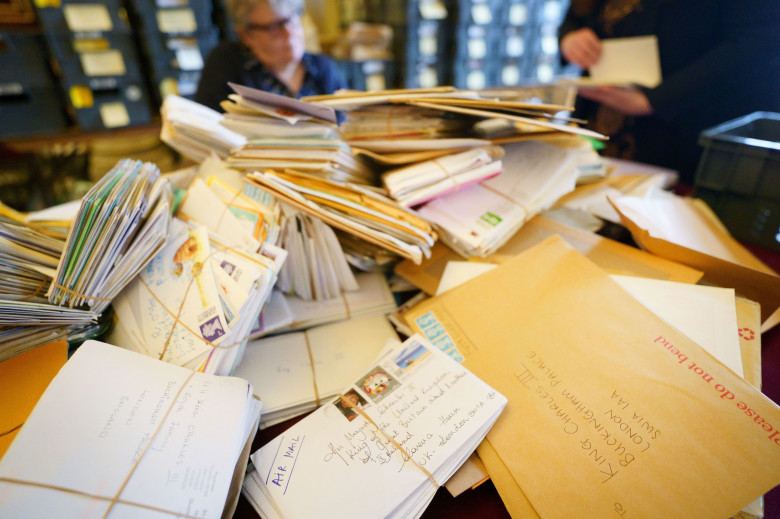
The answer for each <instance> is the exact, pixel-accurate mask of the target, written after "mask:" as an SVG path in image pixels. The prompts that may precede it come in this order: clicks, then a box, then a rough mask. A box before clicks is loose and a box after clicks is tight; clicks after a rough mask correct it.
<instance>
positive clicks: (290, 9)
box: [226, 0, 303, 27]
mask: <svg viewBox="0 0 780 519" xmlns="http://www.w3.org/2000/svg"><path fill="white" fill-rule="evenodd" d="M226 4H227V10H228V14H230V17H231V18H232V19H233V23H235V24H236V26H239V27H240V26H243V25H245V24H247V23H248V21H249V15H250V14H251V13H252V11H254V10H255V8H256V7H257V6H258V5H262V4H266V5H268V6H270V7H271V9H273V10H274V12H276V13H279V14H280V15H282V16H290V15H292V14H294V13H301V12H303V0H227V2H226Z"/></svg>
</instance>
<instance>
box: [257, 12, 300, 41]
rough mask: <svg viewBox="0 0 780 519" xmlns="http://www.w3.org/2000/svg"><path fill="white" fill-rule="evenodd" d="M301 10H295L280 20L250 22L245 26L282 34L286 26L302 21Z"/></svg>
mask: <svg viewBox="0 0 780 519" xmlns="http://www.w3.org/2000/svg"><path fill="white" fill-rule="evenodd" d="M301 14H302V13H301V11H300V10H298V11H295V12H294V13H293V14H292V15H290V16H288V17H287V18H282V19H280V20H276V21H275V22H270V23H263V24H258V23H248V24H246V25H245V26H244V28H245V29H246V30H247V31H259V32H264V33H266V34H271V35H275V34H281V33H282V30H283V29H284V28H285V27H288V26H290V25H291V24H297V23H299V22H300V21H301Z"/></svg>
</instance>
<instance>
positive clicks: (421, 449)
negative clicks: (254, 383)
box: [244, 335, 506, 518]
mask: <svg viewBox="0 0 780 519" xmlns="http://www.w3.org/2000/svg"><path fill="white" fill-rule="evenodd" d="M340 391H341V392H340V393H339V395H338V396H337V397H336V398H335V399H329V400H328V401H326V402H325V403H324V404H323V405H322V406H321V407H320V408H319V409H317V410H316V411H314V412H313V413H311V414H310V415H308V416H306V417H305V418H303V419H302V420H300V421H299V422H297V423H296V424H295V425H293V426H292V427H290V428H289V429H287V430H286V431H285V432H284V433H283V434H282V435H280V436H278V437H276V438H275V439H273V440H271V441H270V442H269V443H267V444H266V445H264V446H263V447H261V448H260V449H259V450H258V451H256V452H254V453H253V454H252V463H253V465H254V470H252V471H251V472H250V473H249V474H248V475H247V477H246V478H245V480H244V495H245V496H246V497H247V499H248V500H249V501H250V503H251V504H252V505H253V507H254V508H255V509H256V510H257V511H258V512H259V513H260V514H261V515H262V516H263V517H274V518H277V517H287V518H295V517H312V516H316V515H318V513H321V511H322V510H333V511H336V513H337V514H338V516H339V517H346V518H353V517H354V518H361V517H419V516H420V515H421V514H422V512H423V511H424V510H425V508H426V507H427V506H428V504H429V503H430V501H431V500H432V499H433V496H434V494H435V493H436V490H437V488H438V486H439V485H441V484H443V483H444V482H445V481H447V480H448V479H449V478H450V477H451V476H452V474H453V473H455V471H456V470H457V469H458V468H459V467H460V466H461V465H462V464H463V463H464V462H465V461H466V459H467V458H468V457H469V456H470V455H471V454H472V453H473V452H474V449H475V448H476V447H477V445H479V443H480V442H481V441H482V439H483V438H484V437H485V434H487V432H488V430H489V429H490V428H491V426H492V425H493V424H494V422H495V421H496V419H497V418H499V415H500V414H501V413H502V411H503V409H504V406H505V405H506V398H504V396H502V395H501V394H500V393H499V392H498V391H496V390H495V389H494V388H492V387H490V386H489V385H488V384H486V383H485V382H483V381H482V380H480V379H479V378H477V377H476V376H474V375H473V374H472V373H471V372H469V371H468V370H466V369H465V368H463V367H462V366H461V365H459V364H458V363H457V362H455V361H454V360H452V359H451V358H449V357H447V356H446V355H445V354H444V353H442V352H441V351H439V350H438V349H437V348H436V347H435V346H433V345H432V344H431V343H430V342H428V341H427V340H426V339H424V338H423V337H422V336H419V335H416V336H413V337H411V338H409V339H408V340H406V341H405V342H403V343H401V342H399V341H398V340H397V339H390V340H388V341H387V343H386V345H385V347H384V348H383V349H382V350H381V351H380V352H378V355H377V356H376V357H375V358H374V359H373V360H372V361H370V362H369V363H368V364H364V365H363V371H362V372H358V374H357V375H356V376H354V377H353V378H352V380H351V382H350V383H348V384H347V385H345V386H343V387H342V388H341V390H340ZM323 474H327V477H323ZM345 489H349V490H348V491H346V492H348V495H349V497H348V498H347V499H346V500H345V497H344V494H345Z"/></svg>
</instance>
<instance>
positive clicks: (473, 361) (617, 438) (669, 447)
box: [405, 237, 780, 519]
mask: <svg viewBox="0 0 780 519" xmlns="http://www.w3.org/2000/svg"><path fill="white" fill-rule="evenodd" d="M405 318H406V321H407V322H408V323H409V324H410V326H412V328H413V329H415V331H418V332H420V333H422V334H423V335H425V336H427V337H428V338H429V339H431V340H432V342H433V343H434V344H437V345H438V346H440V347H442V348H443V349H445V350H447V349H450V348H453V347H454V348H457V349H458V350H459V351H460V353H461V354H462V356H463V357H464V359H465V360H464V361H463V364H464V366H466V367H467V368H468V369H469V370H471V371H472V372H474V373H475V374H476V375H477V376H479V377H480V378H482V379H483V380H485V382H487V383H488V384H490V385H491V386H492V387H494V388H495V389H496V390H498V391H499V392H501V393H502V394H503V395H505V396H506V397H507V398H508V400H509V403H508V405H507V408H506V409H505V410H504V412H503V413H502V415H501V416H500V417H499V419H498V421H497V422H496V424H495V425H494V426H493V428H492V429H491V431H490V432H489V433H488V435H487V439H486V441H487V442H489V446H490V447H492V449H494V450H495V453H496V454H497V457H498V458H499V459H500V461H501V462H502V463H503V464H504V465H505V467H506V471H508V472H509V474H511V476H512V478H513V479H514V480H515V482H516V488H515V490H514V491H513V492H512V493H511V496H512V497H517V496H518V495H519V494H518V492H519V491H520V489H522V493H524V494H525V495H526V496H527V497H528V500H529V502H530V505H531V506H532V507H533V509H534V510H536V512H537V513H538V515H539V516H541V517H545V518H555V517H561V518H571V517H577V518H594V519H595V518H599V519H600V518H604V517H625V518H628V517H631V518H642V517H647V518H657V517H664V518H671V517H680V518H689V517H707V518H717V517H723V518H727V517H731V516H732V515H734V514H736V513H737V512H739V511H740V510H741V509H742V508H743V507H744V506H745V505H747V504H748V503H749V502H751V501H752V500H753V499H755V498H756V497H758V496H760V495H762V494H764V493H765V492H767V491H768V490H770V489H771V488H773V487H774V486H775V485H777V484H778V483H780V408H778V406H777V405H776V404H775V403H773V402H772V401H771V400H769V399H768V398H767V397H766V396H764V395H763V394H761V393H760V392H759V391H758V390H756V388H754V387H753V386H751V385H750V384H749V383H747V382H746V381H745V380H744V379H742V378H740V377H738V376H737V375H735V374H734V373H733V372H732V371H730V370H729V369H728V368H726V367H725V366H723V365H722V364H721V363H720V362H718V361H717V360H715V358H714V357H712V356H711V355H710V354H708V353H707V352H706V351H705V350H703V349H702V348H701V347H700V346H698V345H697V344H695V343H694V342H692V341H691V340H690V339H688V338H687V337H686V336H684V335H683V334H682V333H680V332H678V331H677V330H676V329H674V328H672V327H670V326H669V325H667V324H665V323H664V322H663V321H662V320H661V319H660V318H658V317H657V316H655V315H654V314H653V313H652V312H650V311H649V310H647V309H646V308H645V307H644V306H642V305H641V303H639V302H638V301H636V300H635V299H634V298H633V297H631V296H630V295H629V294H628V293H627V292H625V291H624V290H622V289H621V288H620V286H619V285H617V284H616V283H615V282H614V281H612V279H611V278H609V276H608V275H607V274H606V273H605V272H604V271H602V270H601V269H599V268H598V267H596V266H595V265H594V264H593V263H592V262H590V261H589V260H587V259H586V258H585V257H583V256H582V255H581V254H580V253H578V252H577V251H575V250H573V249H572V248H571V247H569V246H567V245H566V244H565V243H564V242H563V240H562V239H561V238H558V237H553V238H549V239H547V240H545V241H544V242H542V243H541V244H539V245H537V246H535V247H533V248H532V249H529V250H528V251H526V252H525V253H523V254H521V255H519V256H516V257H514V258H512V259H511V260H508V261H506V262H505V263H503V264H502V265H501V266H499V267H498V268H496V269H494V270H492V271H490V272H487V273H485V274H483V275H481V276H479V277H477V278H475V279H473V280H471V281H469V282H467V283H465V284H463V285H461V286H459V287H456V288H454V289H452V290H450V291H448V292H446V293H444V294H442V295H440V296H436V297H433V298H431V299H429V300H427V301H423V302H422V303H420V304H419V305H417V306H416V307H414V308H412V309H411V310H410V311H409V312H408V315H406V316H405ZM483 461H485V463H486V467H487V468H488V472H490V470H491V467H490V466H489V464H488V461H487V460H485V459H484V458H483ZM491 477H492V474H491ZM497 487H498V486H497ZM504 495H507V492H506V490H505V492H504Z"/></svg>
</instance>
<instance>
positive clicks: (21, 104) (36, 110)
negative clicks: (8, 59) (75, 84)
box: [0, 85, 68, 138]
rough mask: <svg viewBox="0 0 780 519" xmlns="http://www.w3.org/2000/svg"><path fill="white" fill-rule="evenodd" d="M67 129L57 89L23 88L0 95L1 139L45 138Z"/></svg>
mask: <svg viewBox="0 0 780 519" xmlns="http://www.w3.org/2000/svg"><path fill="white" fill-rule="evenodd" d="M67 126H68V118H67V115H66V112H65V105H64V104H63V101H62V94H61V93H60V90H59V88H58V87H55V86H53V85H51V86H48V87H40V86H24V87H23V88H22V89H21V90H20V91H18V92H16V93H6V94H2V93H0V137H4V138H16V137H32V136H36V135H48V134H52V133H56V132H59V131H62V130H64V129H65V128H67Z"/></svg>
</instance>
